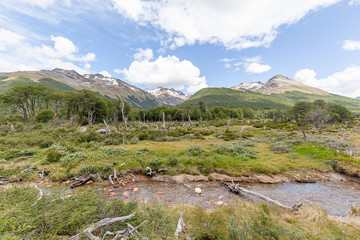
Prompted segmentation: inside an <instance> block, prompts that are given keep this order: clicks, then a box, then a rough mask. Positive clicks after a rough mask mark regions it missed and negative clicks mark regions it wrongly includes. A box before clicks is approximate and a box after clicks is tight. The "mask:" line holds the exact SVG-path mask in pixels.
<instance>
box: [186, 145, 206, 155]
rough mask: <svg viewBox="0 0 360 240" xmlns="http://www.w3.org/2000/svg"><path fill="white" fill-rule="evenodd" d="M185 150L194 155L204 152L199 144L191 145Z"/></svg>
mask: <svg viewBox="0 0 360 240" xmlns="http://www.w3.org/2000/svg"><path fill="white" fill-rule="evenodd" d="M187 151H188V152H189V153H190V154H192V155H194V156H199V155H200V154H202V153H203V152H204V150H203V149H202V148H201V147H200V146H191V147H190V148H189V149H188V150H187Z"/></svg>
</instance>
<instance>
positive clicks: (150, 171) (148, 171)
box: [146, 167, 168, 176]
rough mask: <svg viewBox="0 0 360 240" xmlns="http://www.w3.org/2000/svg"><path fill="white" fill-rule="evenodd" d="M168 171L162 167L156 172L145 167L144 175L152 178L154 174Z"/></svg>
mask: <svg viewBox="0 0 360 240" xmlns="http://www.w3.org/2000/svg"><path fill="white" fill-rule="evenodd" d="M167 170H168V169H167V168H165V167H162V168H160V169H158V170H152V169H151V168H150V167H146V175H147V176H154V175H155V174H156V173H162V172H166V171H167Z"/></svg>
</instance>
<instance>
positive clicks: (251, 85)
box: [232, 82, 264, 92]
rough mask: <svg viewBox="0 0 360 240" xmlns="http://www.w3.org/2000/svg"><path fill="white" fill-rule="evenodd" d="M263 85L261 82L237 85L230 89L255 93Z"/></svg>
mask: <svg viewBox="0 0 360 240" xmlns="http://www.w3.org/2000/svg"><path fill="white" fill-rule="evenodd" d="M263 85H264V84H263V83H262V82H249V83H241V84H239V85H237V86H235V87H232V89H237V90H244V91H254V92H256V91H257V90H258V89H259V88H261V87H262V86H263Z"/></svg>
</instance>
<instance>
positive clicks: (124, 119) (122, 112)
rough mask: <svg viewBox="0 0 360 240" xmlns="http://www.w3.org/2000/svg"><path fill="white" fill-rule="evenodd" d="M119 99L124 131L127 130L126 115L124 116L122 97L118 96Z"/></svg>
mask: <svg viewBox="0 0 360 240" xmlns="http://www.w3.org/2000/svg"><path fill="white" fill-rule="evenodd" d="M120 101H121V115H122V119H123V121H124V125H125V131H127V117H125V103H124V100H123V99H122V97H121V98H120Z"/></svg>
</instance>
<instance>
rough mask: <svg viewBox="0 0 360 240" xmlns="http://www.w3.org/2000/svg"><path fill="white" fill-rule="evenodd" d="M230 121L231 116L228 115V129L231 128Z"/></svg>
mask: <svg viewBox="0 0 360 240" xmlns="http://www.w3.org/2000/svg"><path fill="white" fill-rule="evenodd" d="M230 121H231V117H230V116H229V117H228V120H227V130H228V131H229V129H230Z"/></svg>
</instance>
